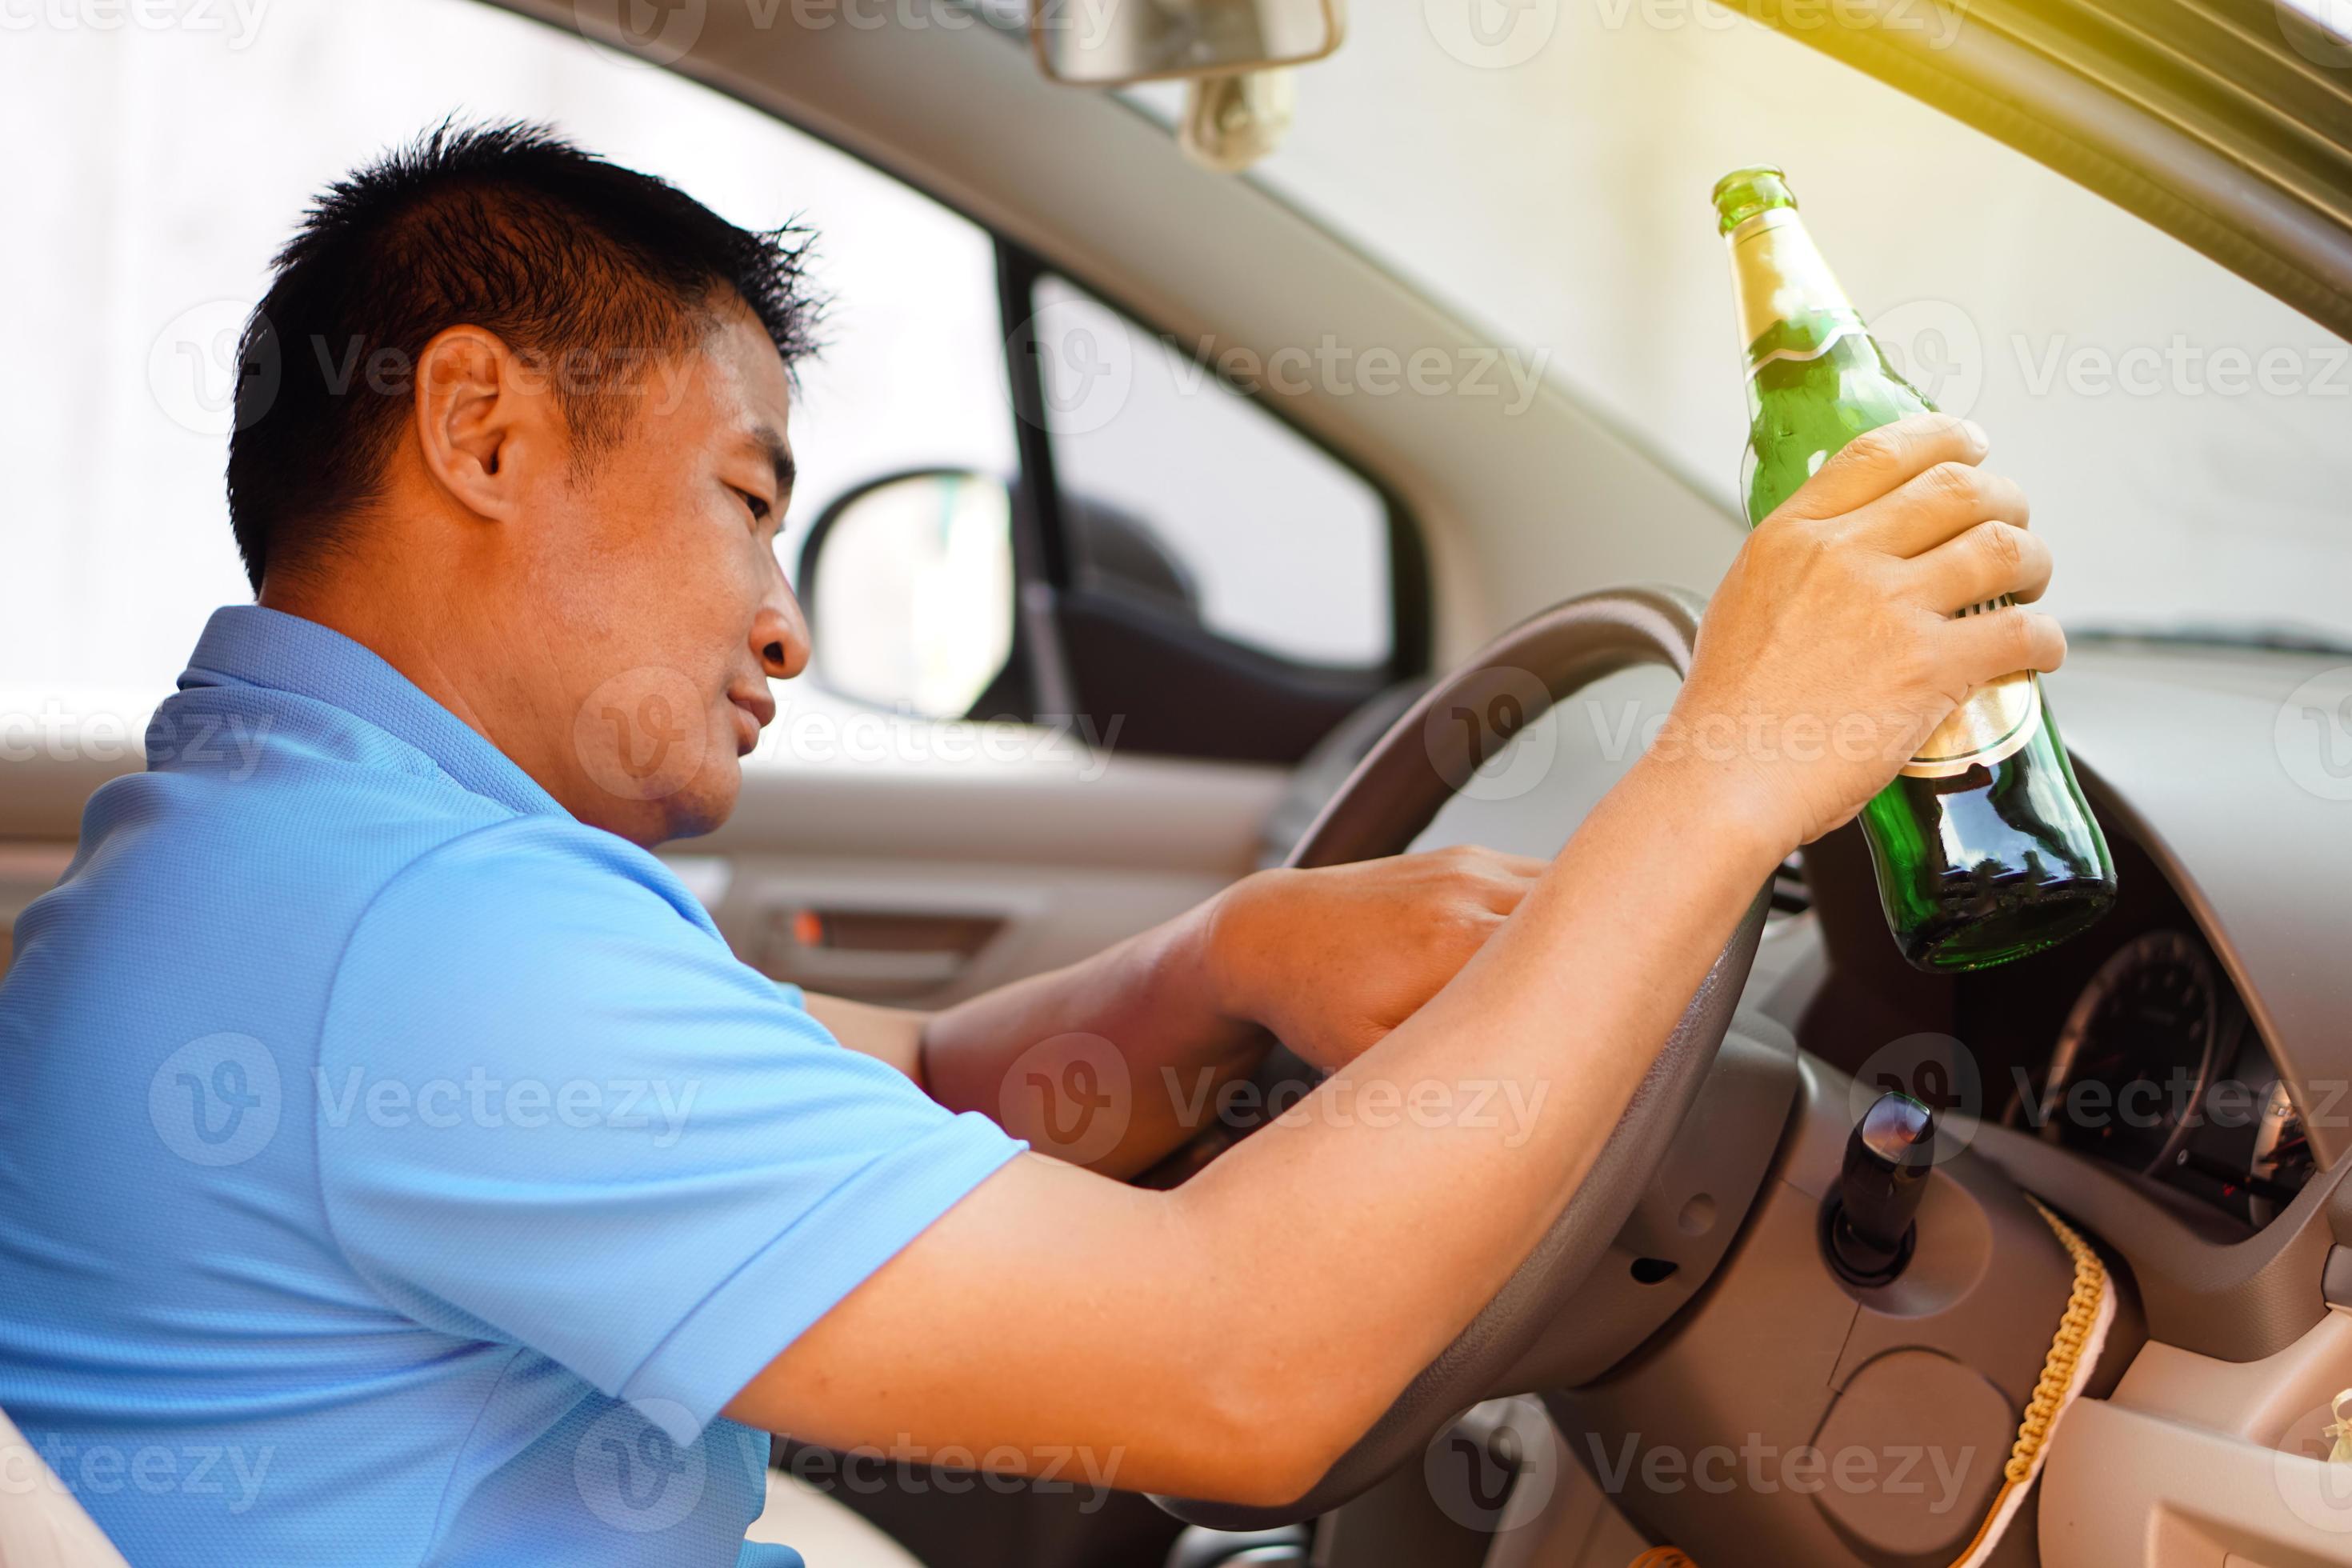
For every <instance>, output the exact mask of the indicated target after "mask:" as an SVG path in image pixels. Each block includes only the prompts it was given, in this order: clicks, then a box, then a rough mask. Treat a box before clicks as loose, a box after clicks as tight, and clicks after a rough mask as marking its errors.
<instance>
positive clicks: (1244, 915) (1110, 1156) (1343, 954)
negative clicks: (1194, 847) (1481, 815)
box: [812, 849, 1544, 1176]
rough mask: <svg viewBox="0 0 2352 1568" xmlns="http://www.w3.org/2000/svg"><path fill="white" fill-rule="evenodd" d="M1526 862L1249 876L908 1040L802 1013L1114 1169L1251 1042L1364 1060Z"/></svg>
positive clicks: (1212, 1086) (1177, 1128)
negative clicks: (1088, 1110) (1086, 1109)
mask: <svg viewBox="0 0 2352 1568" xmlns="http://www.w3.org/2000/svg"><path fill="white" fill-rule="evenodd" d="M1543 869H1544V863H1543V862H1541V861H1537V860H1524V859H1520V858H1516V857H1512V856H1506V855H1497V854H1496V853H1494V852H1493V851H1492V850H1486V849H1445V850H1439V851H1437V852H1435V853H1432V854H1426V855H1399V856H1392V857H1391V858H1386V859H1381V860H1370V861H1365V862H1363V863H1361V864H1359V865H1354V866H1335V867H1331V868H1327V869H1322V870H1315V871H1291V870H1278V871H1261V872H1258V873H1257V874H1255V876H1251V877H1245V878H1244V879H1242V880H1241V881H1239V882H1236V883H1234V885H1233V886H1232V887H1231V888H1228V889H1225V891H1224V892H1223V893H1221V894H1219V895H1218V896H1217V897H1216V898H1214V899H1213V900H1210V901H1209V902H1207V903H1205V904H1202V905H1201V906H1200V907H1199V908H1197V909H1195V910H1191V911H1190V912H1188V913H1186V914H1183V915H1181V916H1179V917H1178V918H1177V919H1175V920H1173V921H1169V922H1168V923H1167V924H1166V925H1163V926H1160V927H1158V928H1157V929H1155V930H1152V931H1145V932H1144V933H1142V934H1141V935H1140V936H1136V937H1131V938H1129V940H1128V941H1126V942H1120V943H1119V944H1118V945H1117V946H1116V947H1113V948H1110V949H1109V950H1108V951H1107V952H1100V953H1097V954H1096V955H1095V956H1094V957H1092V958H1090V959H1087V960H1086V961H1085V962H1084V963H1075V964H1072V965H1071V966H1070V967H1068V968H1066V969H1062V970H1056V971H1055V972H1054V973H1050V974H1040V975H1036V976H1034V977H1033V978H1031V979H1028V980H1024V981H1022V982H1020V983H1018V984H1013V985H1008V986H1005V987H1003V989H1001V990H997V991H992V992H990V993H989V994H986V995H984V996H977V997H974V998H973V999H972V1000H971V1001H969V1002H966V1003H963V1004H961V1005H959V1006H956V1007H954V1008H951V1009H950V1010H949V1011H947V1012H945V1013H941V1014H940V1015H938V1016H935V1017H933V1018H930V1019H929V1020H928V1021H919V1022H918V1025H917V1027H919V1041H920V1043H919V1047H917V1046H916V1045H915V1043H914V1042H915V1038H916V1033H915V1029H914V1028H909V1027H907V1026H896V1027H881V1028H875V1027H870V1026H868V1025H869V1024H870V1022H871V1020H870V1019H865V1018H859V1017H857V1016H852V1015H851V1013H850V1010H849V1009H847V1008H845V1006H844V1005H842V1004H839V1003H835V1002H831V1001H826V1000H823V999H819V1000H816V1001H814V1002H813V1003H812V1005H813V1006H814V1007H815V1008H817V1010H818V1011H819V1013H820V1016H823V1017H824V1021H825V1023H826V1024H827V1025H828V1026H832V1027H834V1028H835V1029H836V1030H838V1031H841V1032H842V1037H843V1038H844V1039H845V1041H846V1042H848V1043H850V1044H853V1045H856V1046H857V1047H859V1048H861V1049H867V1050H869V1052H870V1054H873V1055H877V1056H882V1057H884V1058H885V1059H887V1060H891V1061H893V1062H894V1064H896V1065H898V1066H900V1067H902V1068H907V1069H908V1071H909V1073H910V1075H911V1076H913V1077H914V1078H915V1079H916V1081H917V1082H919V1083H920V1084H922V1085H923V1087H924V1088H925V1089H928V1090H929V1092H930V1094H931V1097H932V1098H933V1099H935V1100H938V1101H939V1102H940V1104H942V1105H945V1106H948V1107H950V1109H952V1110H978V1111H982V1112H984V1113H986V1114H987V1115H989V1116H992V1117H993V1118H995V1119H996V1120H997V1121H1000V1122H1002V1123H1003V1125H1004V1128H1005V1130H1006V1131H1009V1132H1012V1133H1013V1135H1015V1136H1016V1137H1021V1138H1025V1139H1027V1140H1029V1142H1031V1143H1032V1144H1033V1145H1034V1146H1035V1147H1036V1148H1037V1149H1038V1150H1040V1151H1042V1152H1046V1153H1051V1154H1055V1155H1056V1156H1059V1157H1061V1158H1065V1159H1068V1160H1071V1161H1073V1162H1075V1163H1080V1164H1084V1165H1087V1166H1088V1167H1089V1168H1091V1169H1093V1170H1096V1171H1099V1172H1101V1173H1104V1174H1106V1175H1117V1176H1129V1175H1133V1174H1135V1173H1138V1172H1139V1171H1142V1170H1145V1169H1147V1168H1148V1167H1150V1165H1152V1164H1153V1163H1156V1162H1158V1161H1159V1160H1160V1158H1161V1157H1162V1156H1164V1155H1166V1154H1168V1153H1169V1152H1171V1151H1173V1150H1175V1149H1176V1148H1178V1147H1180V1146H1181V1145H1182V1144H1184V1143H1185V1142H1189V1141H1190V1140H1191V1139H1192V1137H1193V1136H1195V1135H1196V1134H1198V1133H1199V1132H1201V1131H1202V1130H1203V1127H1204V1123H1205V1121H1206V1119H1207V1118H1208V1117H1210V1116H1212V1115H1213V1114H1214V1112H1215V1108H1216V1106H1217V1105H1218V1103H1219V1101H1218V1100H1217V1095H1218V1092H1219V1091H1220V1090H1221V1089H1223V1087H1224V1086H1225V1084H1226V1083H1228V1082H1229V1081H1231V1080H1232V1079H1234V1078H1237V1077H1240V1076H1242V1075H1243V1074H1245V1073H1247V1072H1248V1071H1249V1070H1250V1068H1252V1067H1253V1066H1254V1065H1255V1063H1256V1061H1257V1059H1258V1057H1259V1055H1260V1054H1261V1052H1262V1051H1263V1050H1264V1048H1265V1042H1266V1039H1267V1037H1269V1036H1271V1037H1274V1038H1276V1039H1279V1040H1281V1041H1282V1042H1283V1043H1284V1044H1285V1045H1286V1046H1288V1047H1290V1048H1291V1049H1293V1050H1295V1051H1297V1053H1298V1054H1299V1055H1300V1056H1302V1057H1305V1058H1307V1060H1309V1061H1311V1062H1313V1063H1315V1064H1316V1065H1317V1066H1318V1067H1321V1068H1327V1069H1330V1068H1339V1067H1343V1066H1345V1065H1346V1064H1348V1063H1349V1062H1350V1061H1353V1060H1354V1059H1355V1058H1357V1057H1359V1056H1360V1055H1361V1054H1363V1052H1364V1051H1366V1050H1367V1049H1369V1048H1370V1047H1371V1046H1372V1045H1373V1044H1374V1043H1376V1042H1377V1041H1378V1040H1380V1039H1381V1037H1382V1036H1384V1035H1386V1034H1387V1033H1388V1032H1389V1031H1390V1030H1391V1029H1393V1028H1395V1027H1396V1026H1398V1025H1399V1024H1402V1022H1404V1020H1405V1019H1407V1018H1408V1017H1411V1016H1412V1014H1413V1013H1414V1011H1415V1010H1417V1009H1418V1008H1419V1007H1420V1006H1421V1005H1422V1004H1423V1003H1424V1002H1426V1001H1428V1000H1429V999H1430V998H1431V997H1432V996H1433V995H1435V994H1437V993H1438V992H1439V991H1440V990H1441V989H1443V988H1444V985H1445V983H1446V982H1447V981H1449V980H1451V979H1453V978H1454V973H1456V972H1457V971H1458V970H1460V969H1461V967H1462V966H1463V965H1464V964H1465V963H1468V962H1469V961H1470V959H1471V957H1472V956H1473V955H1474V954H1475V953H1476V952H1477V951H1478V949H1479V948H1480V946H1482V945H1483V944H1484V943H1485V942H1486V939H1487V938H1489V937H1490V936H1492V935H1494V933H1495V932H1496V931H1498V930H1499V929H1501V927H1502V923H1503V921H1504V918H1505V917H1506V916H1507V915H1508V914H1509V913H1510V912H1511V911H1512V910H1515V909H1517V907H1518V904H1519V900H1520V899H1522V898H1523V897H1525V896H1526V894H1527V891H1528V889H1529V888H1531V887H1533V886H1534V885H1535V880H1536V879H1537V877H1538V876H1540V875H1541V874H1542V872H1543ZM862 1011H863V1012H864V1013H865V1014H867V1015H871V1016H873V1017H877V1018H885V1019H887V1018H890V1017H893V1015H887V1014H883V1013H881V1012H880V1010H878V1009H870V1008H869V1009H864V1010H862ZM895 1017H897V1018H899V1019H906V1018H908V1017H911V1016H910V1015H895ZM908 1058H911V1059H908ZM1065 1090H1066V1091H1067V1092H1065ZM1065 1102H1066V1103H1065ZM1081 1106H1092V1107H1094V1108H1095V1110H1097V1111H1098V1112H1106V1113H1107V1114H1090V1115H1086V1116H1079V1115H1076V1114H1075V1111H1076V1110H1077V1109H1079V1108H1080V1107H1081ZM1065 1113H1067V1114H1065ZM1112 1130H1115V1131H1116V1133H1117V1136H1116V1137H1115V1138H1113V1137H1112V1136H1111V1131H1112Z"/></svg>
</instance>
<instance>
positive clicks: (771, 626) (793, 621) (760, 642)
mask: <svg viewBox="0 0 2352 1568" xmlns="http://www.w3.org/2000/svg"><path fill="white" fill-rule="evenodd" d="M751 651H752V653H753V654H754V655H756V656H757V657H758V658H759V660H760V668H761V671H762V672H763V673H764V674H766V676H767V677H768V679H771V680H790V679H792V678H793V676H795V675H798V674H799V673H800V672H801V671H802V670H803V669H806V668H808V661H809V637H808V621H807V618H806V617H804V616H803V615H802V614H801V605H800V601H799V600H798V599H795V598H794V597H793V593H792V590H791V589H789V588H786V587H784V586H782V584H779V585H778V586H777V588H776V590H775V593H774V595H773V596H772V597H771V598H770V599H769V601H768V602H767V603H766V604H764V605H761V606H760V613H759V614H758V615H757V616H753V617H752V620H751Z"/></svg>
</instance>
